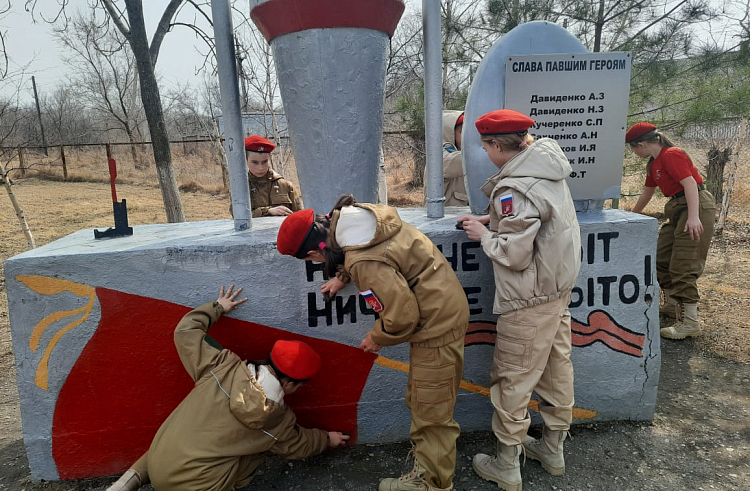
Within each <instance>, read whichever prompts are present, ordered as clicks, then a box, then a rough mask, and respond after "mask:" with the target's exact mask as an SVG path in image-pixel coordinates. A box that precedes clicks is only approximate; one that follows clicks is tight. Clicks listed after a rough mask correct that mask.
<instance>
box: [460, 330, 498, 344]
mask: <svg viewBox="0 0 750 491" xmlns="http://www.w3.org/2000/svg"><path fill="white" fill-rule="evenodd" d="M496 339H497V334H495V333H489V332H475V333H472V334H466V337H465V338H464V346H472V345H474V344H490V345H494V344H495V340H496Z"/></svg>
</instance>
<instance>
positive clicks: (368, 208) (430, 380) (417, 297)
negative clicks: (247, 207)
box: [276, 195, 469, 491]
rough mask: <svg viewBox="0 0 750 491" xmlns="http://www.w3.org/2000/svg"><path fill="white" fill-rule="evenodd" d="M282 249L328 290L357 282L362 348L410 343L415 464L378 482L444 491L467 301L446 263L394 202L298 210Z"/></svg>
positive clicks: (386, 490)
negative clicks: (369, 320) (368, 314)
mask: <svg viewBox="0 0 750 491" xmlns="http://www.w3.org/2000/svg"><path fill="white" fill-rule="evenodd" d="M276 246H277V248H278V250H279V252H281V253H282V254H287V255H291V256H295V257H297V258H299V259H304V260H306V261H316V262H321V263H324V269H325V271H326V273H327V274H328V276H329V277H331V278H332V279H331V280H330V281H328V282H327V283H326V284H325V285H323V292H324V293H327V294H334V293H336V292H337V291H338V290H339V289H341V288H342V287H343V286H344V284H345V283H346V282H347V281H349V280H351V281H353V282H354V283H355V284H356V285H357V287H358V289H359V290H360V292H359V293H360V294H361V295H362V297H363V298H364V299H365V300H366V301H367V303H368V304H369V305H370V307H371V308H372V309H373V310H374V311H375V312H377V313H378V315H379V317H378V319H377V320H376V321H375V325H374V326H373V327H372V329H371V330H370V332H368V333H367V335H366V336H365V338H364V339H363V340H362V343H361V345H360V347H361V348H362V349H363V350H365V351H367V352H377V351H379V350H380V349H381V347H383V346H393V345H396V344H400V343H404V342H408V343H409V344H410V350H409V378H408V381H407V387H406V405H407V406H408V407H409V408H410V409H411V430H410V436H411V440H412V442H413V444H414V456H415V461H414V467H413V469H412V471H411V472H409V473H408V474H405V475H403V476H401V477H400V478H387V479H383V480H382V481H381V482H380V491H416V490H420V489H421V490H425V491H439V490H445V491H447V490H450V489H452V486H453V476H454V474H455V469H456V438H458V434H459V431H460V428H459V426H458V423H456V421H455V420H454V419H453V408H454V406H455V404H456V395H457V393H458V386H459V384H460V383H461V377H462V372H463V361H464V335H465V334H466V328H467V327H468V324H469V304H468V302H467V300H466V294H465V293H464V290H463V288H462V287H461V284H460V283H459V282H458V278H457V277H456V274H455V273H454V272H453V269H452V268H451V265H450V263H448V261H447V260H446V259H445V257H444V256H443V254H442V253H441V252H440V250H439V249H438V248H437V246H436V245H435V244H433V243H432V241H430V239H428V238H427V237H426V236H425V235H424V234H423V233H422V232H420V231H419V230H417V229H416V228H415V227H413V226H411V225H409V224H408V223H405V222H403V221H401V218H400V217H399V216H398V212H397V210H396V209H395V208H392V207H390V206H386V205H371V204H367V203H356V202H355V201H354V198H353V197H352V196H351V195H348V196H343V197H341V198H339V200H338V202H337V203H336V205H335V206H334V208H333V210H332V211H331V213H329V214H328V215H325V216H323V215H315V214H314V213H313V210H302V211H298V212H296V213H293V214H292V215H290V216H288V217H287V218H285V219H284V221H283V222H282V224H281V227H280V228H279V235H278V237H277V240H276Z"/></svg>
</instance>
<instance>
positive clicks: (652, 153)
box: [625, 122, 716, 339]
mask: <svg viewBox="0 0 750 491" xmlns="http://www.w3.org/2000/svg"><path fill="white" fill-rule="evenodd" d="M625 143H627V144H628V145H630V148H631V149H632V150H633V153H635V154H636V155H638V156H639V157H641V158H648V159H649V161H648V166H647V167H646V169H647V170H646V174H647V175H646V184H645V186H644V188H643V191H642V192H641V195H640V197H639V198H638V202H637V203H636V204H635V206H634V207H633V212H634V213H640V212H641V211H643V209H644V208H645V207H646V205H647V204H648V202H649V201H651V198H652V197H653V195H654V191H655V190H656V187H657V186H658V187H659V189H661V192H662V193H664V196H669V197H670V200H669V201H668V202H667V204H666V205H664V214H665V215H666V216H667V219H668V220H667V222H666V223H665V224H664V225H662V226H661V229H659V238H658V240H657V244H656V277H657V279H658V280H659V286H660V287H661V291H662V293H663V301H662V302H661V303H660V305H659V313H660V314H662V315H664V316H666V317H672V318H675V317H676V318H677V322H676V323H675V325H673V326H669V327H662V328H661V329H660V333H661V336H662V337H664V338H669V339H685V338H686V337H689V336H698V335H700V333H701V326H700V322H699V319H698V300H700V295H699V294H698V286H697V281H698V278H699V277H700V275H701V274H702V273H703V268H704V266H705V265H706V256H707V255H708V249H709V247H710V246H711V237H713V234H714V221H715V219H716V200H715V199H714V196H713V195H712V194H711V193H710V192H709V191H708V190H706V189H705V188H704V186H703V178H702V177H701V175H700V174H699V173H698V169H696V167H695V165H693V161H692V160H690V157H689V156H688V155H687V154H686V153H685V152H684V151H683V150H681V149H679V148H677V147H675V146H674V143H672V141H671V140H670V139H669V138H668V137H667V135H665V134H664V133H662V132H660V131H659V130H658V129H657V128H656V126H654V125H653V124H651V123H646V122H641V123H636V124H634V125H633V126H631V127H630V128H629V129H628V131H627V132H626V133H625Z"/></svg>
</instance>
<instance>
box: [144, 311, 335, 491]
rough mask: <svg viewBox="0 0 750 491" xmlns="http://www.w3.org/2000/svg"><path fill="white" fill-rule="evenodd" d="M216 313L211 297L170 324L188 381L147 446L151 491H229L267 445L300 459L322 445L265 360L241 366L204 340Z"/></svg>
mask: <svg viewBox="0 0 750 491" xmlns="http://www.w3.org/2000/svg"><path fill="white" fill-rule="evenodd" d="M223 312H224V310H223V308H222V307H221V305H219V303H218V302H213V303H207V304H204V305H202V306H200V307H198V308H197V309H195V310H193V311H191V312H190V313H188V314H187V315H186V316H185V317H184V318H183V319H182V320H181V321H180V323H179V324H178V326H177V328H176V329H175V333H174V340H175V346H176V347H177V351H178V354H179V356H180V360H182V363H183V365H184V366H185V369H186V370H187V372H188V374H189V375H190V376H191V377H192V378H193V380H194V381H195V388H193V390H192V391H191V392H190V393H189V394H188V395H187V397H185V399H184V400H183V401H182V402H181V403H180V405H179V406H177V408H176V409H175V410H174V411H173V412H172V414H171V415H170V416H169V417H168V418H167V420H166V421H164V423H163V424H162V425H161V427H160V428H159V431H158V432H157V433H156V436H155V437H154V439H153V442H152V443H151V448H150V449H149V451H148V473H149V476H150V478H151V482H152V483H153V486H154V488H155V489H158V490H159V491H224V490H231V489H233V488H234V485H235V483H237V482H238V481H243V480H244V481H247V480H249V479H248V478H249V475H250V474H251V473H252V472H253V471H254V470H255V468H256V467H257V466H258V465H260V463H261V462H262V460H263V456H264V454H265V453H267V452H270V453H273V454H278V455H282V456H284V457H285V458H288V459H304V458H306V457H310V456H312V455H316V454H319V453H321V452H322V451H323V450H325V449H326V446H327V444H328V435H327V433H326V432H325V431H323V430H319V429H307V428H302V427H301V426H299V425H297V423H296V417H295V415H294V413H293V412H292V410H291V408H289V407H288V406H286V405H285V404H284V399H283V390H282V389H281V386H280V385H279V384H278V379H276V377H275V376H274V375H272V374H271V373H267V370H268V368H267V366H265V365H261V366H256V365H252V364H251V365H248V364H247V362H245V361H243V360H241V359H240V358H239V357H238V356H237V355H236V354H234V353H232V352H231V351H229V350H221V351H220V350H218V349H216V348H214V347H212V346H211V345H209V344H208V343H207V342H206V341H205V339H204V338H205V336H206V331H207V330H208V328H209V327H211V326H212V325H213V324H214V323H215V322H216V321H217V320H218V319H219V317H220V316H221V315H222V313H223ZM274 381H276V385H278V388H275V386H274V385H273V382H274Z"/></svg>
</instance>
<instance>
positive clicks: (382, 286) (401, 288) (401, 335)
mask: <svg viewBox="0 0 750 491" xmlns="http://www.w3.org/2000/svg"><path fill="white" fill-rule="evenodd" d="M349 274H350V275H351V278H352V280H354V282H355V283H356V284H357V288H359V289H360V290H361V291H364V290H372V292H373V293H374V294H375V296H376V297H377V299H378V300H379V301H380V303H381V305H382V306H383V310H382V311H381V312H378V314H379V315H380V318H379V319H377V320H376V321H375V325H374V326H373V328H372V329H371V330H370V336H371V337H372V340H373V341H375V342H376V343H378V344H379V345H381V346H393V345H396V344H399V343H403V342H405V341H408V340H409V338H410V337H411V335H412V334H413V333H414V331H415V330H416V329H417V327H418V326H419V304H418V303H417V297H415V296H414V292H412V291H411V288H409V284H408V283H407V282H406V279H405V278H404V277H403V276H402V275H401V273H399V272H398V271H396V270H395V269H393V268H392V267H391V266H389V265H388V264H386V263H383V262H380V261H359V262H356V263H354V265H352V267H351V268H350V269H349Z"/></svg>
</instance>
